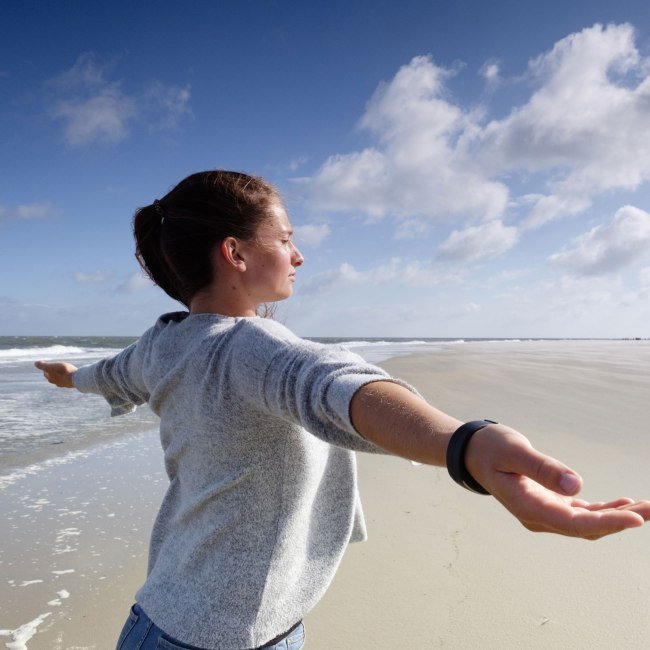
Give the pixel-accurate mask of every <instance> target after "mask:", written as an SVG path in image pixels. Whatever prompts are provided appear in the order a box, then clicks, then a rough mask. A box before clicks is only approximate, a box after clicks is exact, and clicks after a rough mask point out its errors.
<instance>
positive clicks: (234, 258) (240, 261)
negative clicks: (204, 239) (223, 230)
mask: <svg viewBox="0 0 650 650" xmlns="http://www.w3.org/2000/svg"><path fill="white" fill-rule="evenodd" d="M240 249H241V243H240V242H239V241H238V240H237V239H235V237H226V238H225V239H224V240H223V241H222V242H221V248H220V252H221V259H222V261H224V262H225V263H226V264H227V265H228V266H230V267H232V268H234V269H236V270H237V271H245V270H246V262H245V261H244V258H243V257H242V254H241V253H242V251H241V250H240Z"/></svg>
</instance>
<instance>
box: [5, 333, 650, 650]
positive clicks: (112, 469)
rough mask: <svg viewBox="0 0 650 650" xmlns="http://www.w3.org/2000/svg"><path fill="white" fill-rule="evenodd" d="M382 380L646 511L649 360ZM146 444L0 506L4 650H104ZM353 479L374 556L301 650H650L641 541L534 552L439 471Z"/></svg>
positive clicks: (422, 368) (131, 535)
mask: <svg viewBox="0 0 650 650" xmlns="http://www.w3.org/2000/svg"><path fill="white" fill-rule="evenodd" d="M383 365H385V366H386V367H387V368H388V369H389V371H390V372H392V373H393V374H394V375H396V376H399V377H402V378H404V379H406V380H408V381H410V382H411V383H413V384H414V385H415V386H416V387H417V388H418V389H419V390H420V392H422V394H423V395H424V396H425V397H426V398H427V399H428V400H429V401H431V402H432V403H433V404H435V405H437V406H439V407H440V408H442V409H443V410H446V411H448V412H450V413H452V414H454V415H456V416H457V417H459V418H461V419H477V418H481V417H490V418H492V419H497V420H500V421H502V422H506V423H508V424H510V425H511V426H515V427H517V428H519V429H520V430H521V431H523V432H524V433H526V434H527V435H528V436H529V437H530V438H531V440H532V441H533V442H534V444H535V445H536V446H537V447H538V448H540V449H542V450H543V451H546V452H547V453H550V454H553V455H555V456H557V457H559V458H560V459H562V460H563V461H565V462H567V463H569V464H570V465H572V466H573V467H574V468H575V469H577V470H578V471H580V472H581V473H582V474H583V476H584V478H585V489H584V491H583V495H584V497H585V498H588V499H592V500H598V499H607V498H610V497H615V496H623V495H625V496H633V497H637V498H642V497H650V480H649V478H648V469H647V468H648V466H649V461H650V444H648V436H650V431H649V428H650V424H649V423H650V417H649V415H650V400H648V396H649V395H650V343H648V342H611V343H610V342H596V343H594V342H585V343H576V342H553V343H548V342H546V343H535V342H531V343H512V344H510V343H498V344H496V343H495V344H489V343H486V344H466V345H459V346H447V347H444V348H441V350H440V351H439V352H436V353H433V354H426V355H417V356H413V357H405V358H400V359H393V360H390V361H389V362H387V363H385V364H383ZM157 444H158V443H157V441H156V439H155V436H153V435H146V436H145V435H143V436H140V437H134V438H132V439H130V440H128V441H125V443H124V444H123V445H121V446H118V447H114V446H113V447H110V448H108V447H107V448H106V449H102V448H98V449H97V450H95V451H93V452H92V453H89V454H88V455H86V456H84V455H83V454H82V455H80V456H78V457H77V458H75V459H74V460H70V462H67V463H64V464H53V465H51V466H48V467H45V468H41V469H39V472H38V474H37V475H35V476H30V477H29V478H28V479H25V480H20V479H18V480H16V482H15V483H13V484H12V485H9V486H7V487H6V488H5V489H4V490H0V514H1V515H2V517H3V520H4V521H5V522H6V526H5V535H4V541H3V542H2V549H3V558H4V559H3V575H2V579H1V580H0V603H2V605H1V606H0V612H1V617H0V628H5V630H3V631H4V632H7V634H5V636H0V647H2V643H5V644H7V647H8V648H10V650H21V649H22V648H25V647H26V648H29V649H30V650H59V649H60V650H64V649H76V650H81V649H82V648H88V649H90V648H96V649H97V650H104V649H110V648H113V647H114V643H115V639H116V637H117V634H118V633H119V630H120V628H121V625H122V622H123V620H124V618H125V616H126V612H127V611H128V607H129V605H130V603H131V599H132V597H133V593H134V592H135V590H136V588H137V586H138V585H139V583H140V582H141V581H142V579H143V577H144V571H145V562H146V547H147V537H148V533H149V530H150V526H151V522H152V520H153V517H154V515H155V509H156V507H157V505H158V503H159V501H160V498H161V496H162V491H163V489H164V485H165V479H164V477H163V474H162V460H161V458H160V452H159V450H158V448H157ZM359 465H360V482H361V491H362V497H363V501H364V506H365V510H366V518H367V521H368V528H369V535H370V539H369V541H368V542H366V543H364V544H355V545H352V546H351V547H350V549H349V550H348V552H347V554H346V557H345V558H344V561H343V564H342V567H341V569H340V571H339V573H338V574H337V577H336V579H335V581H334V583H333V585H332V587H331V589H330V591H329V592H328V593H327V595H326V596H325V598H324V600H323V601H322V602H321V603H320V604H319V605H318V607H317V608H316V609H315V610H314V611H313V612H312V613H311V614H309V616H308V617H307V619H306V624H307V634H308V643H307V645H306V647H307V648H308V650H325V649H327V650H331V649H340V650H348V649H350V650H351V649H352V648H359V649H364V648H367V649H370V648H372V649H375V650H377V649H378V650H383V649H388V648H418V649H427V648H438V647H447V648H460V649H464V648H472V649H473V648H481V649H485V648H499V649H501V648H571V649H574V648H575V649H580V648H590V649H594V648H603V649H605V648H607V649H609V648H632V649H635V648H647V647H649V646H650V614H649V613H648V602H649V600H648V599H649V596H650V563H649V562H648V561H647V558H648V548H649V546H650V528H642V529H638V530H634V531H629V532H627V533H625V534H622V535H617V536H614V537H611V538H607V539H605V540H600V541H598V542H595V543H593V542H585V541H581V540H572V539H565V538H561V537H555V536H550V535H534V534H532V533H529V532H528V531H526V530H525V529H523V528H522V527H521V526H520V525H519V524H517V523H516V522H515V521H514V520H513V519H512V518H511V517H510V515H508V514H507V513H506V512H505V511H504V510H503V509H502V508H501V507H500V506H499V505H498V504H497V503H495V502H494V501H493V500H492V499H491V498H489V497H481V496H477V495H473V494H470V493H469V492H466V491H465V490H463V489H461V488H459V487H458V486H456V485H455V484H454V483H452V482H451V480H450V479H449V478H448V477H447V475H446V472H445V471H444V470H441V469H437V468H429V467H414V466H412V465H411V464H410V463H408V462H406V461H403V460H399V459H396V458H389V457H370V456H363V457H360V459H359ZM27 486H29V487H27ZM21 639H22V641H21Z"/></svg>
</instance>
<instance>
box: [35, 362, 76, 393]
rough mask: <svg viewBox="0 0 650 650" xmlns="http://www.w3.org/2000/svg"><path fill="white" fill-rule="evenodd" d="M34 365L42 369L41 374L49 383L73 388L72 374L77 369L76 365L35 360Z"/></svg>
mask: <svg viewBox="0 0 650 650" xmlns="http://www.w3.org/2000/svg"><path fill="white" fill-rule="evenodd" d="M34 365H35V366H36V367H37V368H38V369H39V370H42V371H43V376H44V377H45V379H47V380H48V381H49V382H50V384H54V385H55V386H58V387H59V388H74V384H73V383H72V375H74V373H75V372H76V371H77V367H76V366H73V365H72V364H71V363H64V362H61V361H58V362H53V363H51V362H47V361H37V362H36V363H35V364H34Z"/></svg>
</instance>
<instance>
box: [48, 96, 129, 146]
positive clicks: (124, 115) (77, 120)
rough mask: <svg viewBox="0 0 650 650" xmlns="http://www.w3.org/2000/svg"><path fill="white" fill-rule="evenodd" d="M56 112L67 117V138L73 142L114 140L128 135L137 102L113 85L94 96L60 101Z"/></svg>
mask: <svg viewBox="0 0 650 650" xmlns="http://www.w3.org/2000/svg"><path fill="white" fill-rule="evenodd" d="M53 115H54V117H58V118H63V119H64V120H65V122H66V126H65V139H66V142H67V143H68V144H70V145H73V146H75V145H81V144H87V143H90V142H95V141H98V142H109V143H115V142H119V141H120V140H123V139H124V138H125V137H126V136H127V134H128V128H127V123H128V122H129V121H130V120H131V119H132V118H134V117H135V115H136V104H135V102H134V101H133V100H132V99H131V98H129V97H126V96H125V95H124V93H123V92H122V91H121V90H120V88H119V87H118V86H115V85H112V86H108V87H106V88H103V89H102V90H101V91H99V93H98V94H96V95H94V96H93V97H89V98H86V99H73V100H69V101H61V102H59V103H58V105H57V106H56V108H55V109H54V111H53Z"/></svg>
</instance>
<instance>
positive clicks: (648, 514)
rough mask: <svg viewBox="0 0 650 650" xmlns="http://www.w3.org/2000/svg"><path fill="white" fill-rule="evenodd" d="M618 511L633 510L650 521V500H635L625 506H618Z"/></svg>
mask: <svg viewBox="0 0 650 650" xmlns="http://www.w3.org/2000/svg"><path fill="white" fill-rule="evenodd" d="M618 509H619V511H625V512H634V513H635V514H637V515H639V516H640V517H641V518H642V519H643V520H644V521H650V501H635V502H634V503H630V504H628V505H625V506H620V507H619V508H618Z"/></svg>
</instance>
